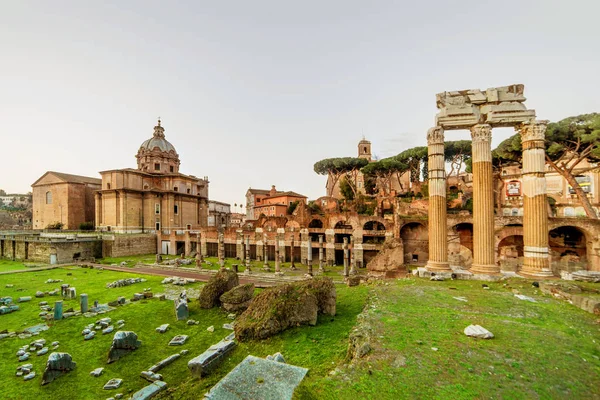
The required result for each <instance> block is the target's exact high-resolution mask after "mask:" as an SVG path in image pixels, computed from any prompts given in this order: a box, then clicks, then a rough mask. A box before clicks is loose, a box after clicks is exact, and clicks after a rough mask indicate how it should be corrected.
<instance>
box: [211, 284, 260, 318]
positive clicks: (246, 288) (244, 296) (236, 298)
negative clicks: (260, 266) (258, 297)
mask: <svg viewBox="0 0 600 400" xmlns="http://www.w3.org/2000/svg"><path fill="white" fill-rule="evenodd" d="M253 297H254V284H253V283H247V284H245V285H239V286H236V287H234V288H233V289H231V290H230V291H228V292H225V293H224V294H222V295H221V297H220V298H219V300H220V301H221V307H223V309H224V310H225V311H227V312H241V311H246V309H248V307H249V306H250V303H251V302H252V298H253Z"/></svg>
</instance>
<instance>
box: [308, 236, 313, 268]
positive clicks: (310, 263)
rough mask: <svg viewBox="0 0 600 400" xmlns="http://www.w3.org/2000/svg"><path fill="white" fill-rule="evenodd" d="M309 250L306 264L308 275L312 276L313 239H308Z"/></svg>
mask: <svg viewBox="0 0 600 400" xmlns="http://www.w3.org/2000/svg"><path fill="white" fill-rule="evenodd" d="M306 244H307V246H308V248H307V253H306V264H307V265H308V272H307V274H309V275H312V274H313V268H312V240H311V237H310V236H309V237H308V242H307V243H306Z"/></svg>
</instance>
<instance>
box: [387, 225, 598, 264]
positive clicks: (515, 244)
mask: <svg viewBox="0 0 600 400" xmlns="http://www.w3.org/2000/svg"><path fill="white" fill-rule="evenodd" d="M449 233H450V235H449V243H450V246H449V253H450V256H454V259H455V260H456V261H458V260H460V261H462V262H463V263H464V264H467V265H465V266H467V267H468V266H469V265H470V262H471V261H472V254H473V225H472V224H471V223H469V222H463V223H458V224H456V225H454V226H453V227H452V228H451V232H449ZM399 236H400V238H401V239H402V241H403V246H404V257H405V262H408V263H425V262H426V261H427V259H428V243H429V234H428V230H427V226H425V225H424V224H422V223H420V222H409V223H407V224H404V225H403V226H402V227H401V228H400V232H399ZM450 236H453V239H450ZM587 242H588V240H587V233H586V232H585V231H584V230H583V229H581V228H579V227H576V226H571V225H564V226H559V227H556V228H554V229H552V230H551V231H550V232H549V247H550V253H551V257H552V263H565V262H566V263H572V264H573V265H574V266H577V265H579V266H585V265H586V263H587V262H588V245H587ZM453 245H454V246H453ZM523 247H524V245H523V226H522V225H521V224H513V225H507V226H505V227H504V228H503V229H502V230H500V231H499V232H498V233H497V235H496V247H495V250H496V256H497V259H498V261H499V262H508V263H511V262H512V263H515V264H516V263H517V262H518V260H519V259H522V257H523Z"/></svg>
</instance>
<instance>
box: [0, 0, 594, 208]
mask: <svg viewBox="0 0 600 400" xmlns="http://www.w3.org/2000/svg"><path fill="white" fill-rule="evenodd" d="M0 5H1V7H0V129H1V132H2V133H1V135H2V136H1V141H0V148H1V160H2V168H1V169H0V188H3V189H5V190H6V191H7V192H27V191H30V190H31V187H30V185H31V184H32V183H33V182H34V181H35V180H36V179H37V178H39V177H40V176H41V175H42V174H43V173H44V172H45V171H48V170H54V171H60V172H66V173H72V174H79V175H87V176H95V177H99V174H98V171H102V170H107V169H115V168H126V167H135V166H136V160H135V154H136V152H137V150H138V148H139V146H140V144H141V143H142V142H143V141H144V140H146V139H148V138H149V137H151V136H152V132H153V127H154V125H155V124H156V119H157V117H158V116H160V117H161V118H162V122H163V126H164V127H165V135H166V138H167V139H168V140H169V141H170V142H171V143H172V144H173V145H174V146H175V148H176V149H177V151H178V153H179V156H180V159H181V172H183V173H186V174H191V175H196V176H208V177H209V179H210V192H209V195H210V198H211V199H215V200H220V201H226V202H230V203H231V204H232V205H233V204H234V203H242V202H244V201H245V192H246V190H247V189H248V187H253V188H267V189H268V188H270V186H271V185H277V188H278V189H280V190H294V191H296V192H300V193H303V194H305V195H307V196H308V197H309V198H317V197H319V196H322V195H324V194H325V178H324V177H321V176H318V175H316V174H315V173H314V172H313V164H314V163H315V162H316V161H318V160H320V159H323V158H329V157H342V156H354V155H356V152H357V142H358V141H359V140H360V139H361V138H362V136H363V135H364V136H365V137H366V138H367V139H369V140H370V141H371V142H372V143H373V153H374V154H375V155H377V156H379V157H388V156H391V155H395V154H397V153H399V152H400V151H402V150H404V149H406V148H409V147H413V146H421V145H425V144H426V139H425V136H426V132H427V129H428V128H430V127H431V126H432V125H433V123H434V117H435V113H436V111H437V110H436V106H435V94H436V93H438V92H443V91H449V90H460V89H469V88H481V89H485V88H488V87H493V86H505V85H509V84H514V83H523V84H525V96H526V97H527V102H526V104H527V106H528V107H529V108H533V109H535V110H536V111H537V115H538V118H539V119H549V120H551V121H556V120H559V119H562V118H564V117H568V116H571V115H577V114H582V113H589V112H594V111H600V96H599V94H600V31H599V30H598V15H600V1H598V0H589V1H579V0H571V1H564V0H540V1H528V0H520V1H484V0H479V1H460V2H458V1H405V2H402V1H390V2H384V1H361V2H356V1H348V0H345V1H323V0H321V1H307V0H304V1H296V2H291V1H257V0H254V1H236V2H234V1H202V2H201V1H187V2H184V1H169V2H166V1H163V2H155V1H126V0H119V1H95V2H92V1H68V2H67V1H56V0H55V1H27V0H19V1H10V0H0ZM510 134H512V131H511V130H507V129H503V130H495V131H494V135H495V136H494V145H496V144H498V143H499V141H500V140H502V139H504V138H506V137H507V136H508V135H510ZM467 138H469V136H468V133H467V132H466V131H465V132H449V133H447V134H446V140H453V139H467Z"/></svg>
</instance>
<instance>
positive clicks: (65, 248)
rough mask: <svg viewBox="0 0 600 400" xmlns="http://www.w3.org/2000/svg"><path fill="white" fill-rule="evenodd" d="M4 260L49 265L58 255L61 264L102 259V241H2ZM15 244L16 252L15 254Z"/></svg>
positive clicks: (57, 259) (57, 258) (57, 260)
mask: <svg viewBox="0 0 600 400" xmlns="http://www.w3.org/2000/svg"><path fill="white" fill-rule="evenodd" d="M0 241H1V242H3V243H0V246H1V247H3V249H4V254H3V257H4V258H9V259H15V260H22V261H30V262H39V263H45V264H49V263H50V262H51V255H53V254H55V255H56V262H57V263H59V264H62V263H69V262H73V261H78V260H89V259H91V258H100V257H102V242H101V241H100V240H85V241H40V240H14V241H13V240H0ZM13 243H14V252H13Z"/></svg>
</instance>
